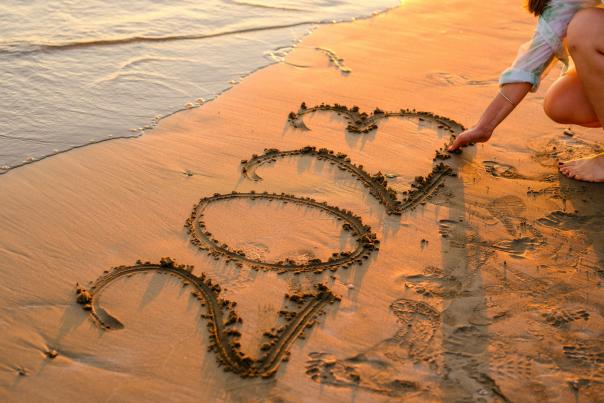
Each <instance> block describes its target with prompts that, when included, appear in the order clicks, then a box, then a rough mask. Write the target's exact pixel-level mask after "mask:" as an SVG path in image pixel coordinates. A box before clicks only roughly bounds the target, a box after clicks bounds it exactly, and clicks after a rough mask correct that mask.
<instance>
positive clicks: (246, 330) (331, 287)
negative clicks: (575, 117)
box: [0, 0, 604, 402]
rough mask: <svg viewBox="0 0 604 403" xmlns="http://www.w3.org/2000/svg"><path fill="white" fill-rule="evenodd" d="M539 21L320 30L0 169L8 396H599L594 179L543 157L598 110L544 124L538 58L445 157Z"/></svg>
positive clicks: (481, 16)
mask: <svg viewBox="0 0 604 403" xmlns="http://www.w3.org/2000/svg"><path fill="white" fill-rule="evenodd" d="M534 22H535V20H534V19H533V18H532V17H531V16H530V14H528V13H527V12H526V11H525V10H523V9H522V7H520V5H519V4H515V3H514V4H509V2H505V1H503V0H497V1H493V2H489V3H488V4H481V5H480V6H477V5H476V4H475V3H473V2H469V1H468V0H453V1H450V2H447V5H446V7H434V5H433V4H430V3H427V2H421V1H406V2H403V3H402V4H401V5H400V6H399V7H397V8H395V9H392V10H390V11H388V12H385V13H382V14H379V15H376V16H374V17H372V18H368V19H363V20H357V21H353V22H347V23H340V24H330V25H322V26H320V27H319V28H318V29H317V30H315V31H314V32H313V33H312V34H310V35H308V36H306V37H304V39H303V40H302V41H301V42H300V43H299V44H298V45H297V46H296V47H295V48H294V49H293V50H292V51H291V52H290V53H289V54H287V55H286V56H285V58H284V61H283V62H279V63H276V64H272V65H270V66H268V67H265V68H262V69H260V70H258V71H256V72H254V73H252V74H251V75H249V76H247V77H246V78H245V79H243V80H241V82H239V83H238V84H237V85H235V86H233V87H232V88H231V89H230V90H228V91H227V92H225V93H223V94H222V95H220V96H219V97H217V98H216V99H215V100H213V101H212V102H208V103H204V104H202V105H201V106H199V107H195V108H192V109H190V110H185V111H182V112H179V113H176V114H174V115H171V116H170V117H167V118H165V119H162V120H161V122H159V125H158V126H157V127H156V128H155V129H154V130H151V131H149V132H147V133H146V134H145V135H143V136H140V137H137V138H132V139H117V140H112V141H108V142H102V143H99V144H95V145H92V146H89V147H83V148H78V149H76V150H72V151H70V152H66V153H62V154H59V155H56V156H53V157H51V158H47V159H44V160H43V161H39V162H36V163H33V164H28V165H25V166H22V167H20V168H18V169H14V170H11V171H9V172H7V173H5V174H4V175H2V176H0V205H1V206H2V209H0V223H1V225H0V256H1V258H2V259H1V263H0V290H1V291H0V329H2V330H1V332H0V334H1V336H0V365H1V367H0V369H1V370H0V399H1V400H2V401H75V400H80V399H82V398H83V397H84V398H86V399H87V400H91V401H175V402H188V401H191V402H192V401H228V402H239V401H241V402H243V401H245V402H247V401H274V402H290V401H291V402H295V401H296V402H297V401H304V402H316V401H334V402H351V401H355V402H364V401H384V402H387V401H401V400H404V401H411V402H414V401H417V402H419V401H446V402H458V401H485V402H490V401H493V402H498V401H504V402H508V401H513V402H516V401H523V402H524V401H535V402H543V401H553V402H556V401H559V402H566V401H579V402H597V401H602V396H603V395H604V362H603V360H602V357H603V354H604V343H603V342H602V340H603V337H604V316H603V315H604V305H603V302H602V301H604V298H603V297H604V291H603V290H602V281H603V278H604V234H603V233H602V222H603V220H604V216H603V215H602V212H601V208H600V206H602V203H603V202H604V189H603V188H602V186H598V185H594V184H586V183H580V182H575V181H572V180H569V179H566V178H564V177H562V176H561V175H560V174H559V173H558V172H557V162H558V160H567V159H571V158H575V157H577V156H583V155H590V154H593V153H594V152H597V151H600V150H601V145H599V144H601V134H602V131H601V129H583V128H579V127H572V128H570V129H571V131H568V129H569V128H568V126H563V125H559V124H555V123H553V122H551V121H549V120H548V119H547V117H546V116H545V115H544V113H543V111H542V100H543V95H544V93H545V90H546V88H547V86H548V85H549V84H550V83H551V82H552V81H553V80H554V79H555V78H556V75H557V73H558V72H557V71H553V72H552V73H551V74H550V75H549V77H548V78H547V79H546V80H545V82H544V83H543V85H542V87H541V88H540V90H539V91H538V92H536V93H534V94H530V95H529V96H528V97H527V99H526V100H525V101H524V102H523V103H522V104H521V105H520V106H519V107H518V108H517V109H516V110H515V111H514V113H513V114H512V115H511V116H510V118H508V119H507V120H506V122H505V123H504V124H503V125H502V126H501V127H500V128H498V130H497V131H496V133H495V135H494V136H493V138H492V139H491V141H490V142H489V143H486V144H481V145H477V146H472V147H468V148H465V149H464V150H463V153H462V154H460V155H451V156H449V155H448V154H447V153H444V152H442V151H438V150H442V148H443V146H444V145H445V144H447V143H448V142H450V138H451V135H455V134H457V133H459V132H460V131H461V130H462V126H466V127H468V126H470V125H472V124H473V123H474V122H475V121H476V120H477V119H478V117H479V115H480V113H481V112H482V109H483V108H484V106H485V105H486V104H488V102H489V101H490V99H491V98H492V97H493V95H494V94H495V93H496V91H497V88H498V84H497V79H498V75H499V73H500V72H501V71H502V70H504V69H505V68H506V67H507V66H508V65H509V64H510V63H511V61H512V60H513V58H514V56H515V54H516V52H517V49H518V47H519V46H520V44H522V43H524V42H526V41H527V40H528V39H529V38H530V33H531V30H532V29H533V25H534ZM303 103H304V105H302V104H303ZM321 105H323V106H321ZM314 107H317V108H316V110H315V109H314ZM363 113H366V115H362V114H363ZM565 131H566V133H565ZM598 141H599V142H600V143H598ZM306 147H310V148H306ZM440 164H444V165H440ZM420 177H421V178H420ZM389 189H391V190H392V192H393V193H392V192H389ZM233 192H235V193H233ZM264 192H266V193H264ZM393 194H394V195H395V199H392V195H393ZM397 201H400V203H397ZM167 257H170V259H166V258H167ZM179 265H185V266H182V267H181V266H179ZM187 266H194V267H193V268H191V267H187ZM115 267H117V269H115V270H114V269H113V268H115ZM202 273H203V274H202ZM239 353H241V354H239Z"/></svg>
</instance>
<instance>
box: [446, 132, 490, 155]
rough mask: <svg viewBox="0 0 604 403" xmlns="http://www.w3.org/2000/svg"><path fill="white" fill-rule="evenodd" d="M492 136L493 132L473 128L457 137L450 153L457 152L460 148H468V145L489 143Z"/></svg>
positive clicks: (450, 147)
mask: <svg viewBox="0 0 604 403" xmlns="http://www.w3.org/2000/svg"><path fill="white" fill-rule="evenodd" d="M492 134H493V131H492V130H487V129H483V128H480V127H472V128H471V129H468V130H466V131H465V132H463V133H461V134H460V135H459V136H457V138H456V139H455V141H454V142H453V144H451V146H449V151H455V150H457V149H458V148H460V147H463V146H466V145H468V144H473V143H484V142H486V141H489V139H490V138H491V135H492Z"/></svg>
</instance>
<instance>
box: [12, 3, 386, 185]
mask: <svg viewBox="0 0 604 403" xmlns="http://www.w3.org/2000/svg"><path fill="white" fill-rule="evenodd" d="M396 7H398V6H393V7H390V8H385V9H384V10H381V11H375V12H372V13H370V14H367V15H361V16H357V17H350V18H340V19H339V20H337V21H336V20H321V21H315V22H309V21H305V22H297V23H292V24H286V25H279V26H271V27H256V28H249V29H243V30H240V31H233V32H220V33H215V34H204V35H184V36H175V37H166V38H164V37H129V38H123V39H117V40H101V41H97V42H95V41H93V42H75V43H65V44H61V43H58V44H44V43H40V44H32V45H31V46H33V47H36V49H32V50H29V51H27V52H25V53H27V54H29V53H35V52H43V51H45V49H46V50H59V51H61V50H65V49H72V48H76V47H89V46H107V45H113V44H117V45H122V44H130V43H135V42H146V41H149V42H165V41H181V40H201V39H207V38H215V37H221V36H225V35H237V34H243V33H246V32H260V31H267V30H280V29H284V28H293V27H298V26H309V31H307V32H306V33H303V34H302V35H301V36H300V37H298V38H296V39H294V40H293V41H292V43H291V44H290V45H289V46H286V48H290V49H295V47H296V46H297V44H298V43H299V42H300V41H302V40H303V39H304V37H306V36H308V35H309V34H310V33H312V31H314V30H315V29H316V28H317V27H320V26H323V25H328V24H334V23H337V24H341V23H349V22H353V21H356V20H364V19H368V18H372V17H374V16H376V15H380V14H382V13H387V12H388V11H390V10H392V9H394V8H396ZM277 49H283V46H281V47H279V48H277ZM9 53H10V52H9ZM266 53H270V54H271V55H272V54H273V52H272V51H266V52H265V54H264V55H263V56H264V59H266V60H267V62H268V64H266V65H262V66H260V67H255V68H253V69H252V70H250V71H249V72H246V73H244V74H243V75H240V76H239V77H238V79H237V80H236V82H229V83H228V84H230V86H228V87H226V88H224V89H222V90H220V91H219V92H217V93H215V94H213V95H212V96H211V97H210V98H205V99H204V98H196V99H194V100H191V101H190V102H187V103H186V105H185V106H184V107H182V108H180V109H176V110H173V111H171V112H168V113H163V114H156V115H155V117H153V118H149V119H148V122H147V124H146V125H145V126H140V127H136V128H130V129H124V130H123V132H124V133H123V134H121V135H116V134H109V135H106V136H107V137H104V138H101V139H98V140H92V141H89V142H87V143H83V144H76V145H73V146H70V147H68V148H65V149H63V150H59V151H53V152H49V153H48V154H47V155H42V156H38V157H33V156H29V157H27V158H26V159H24V160H23V161H22V162H19V163H13V164H12V165H2V164H0V175H3V174H6V173H8V172H10V171H12V170H14V169H16V168H20V167H22V166H24V165H29V164H33V163H36V162H38V161H41V160H44V159H47V158H49V157H53V156H55V155H59V154H63V153H66V152H68V151H71V150H75V149H79V148H83V147H87V146H92V145H95V144H99V143H103V142H106V141H109V140H117V139H132V138H137V137H140V136H142V135H144V134H145V132H149V131H151V130H153V129H154V128H155V127H157V125H158V124H159V122H160V121H162V120H164V119H166V118H169V117H171V116H173V115H175V114H178V113H180V112H183V111H187V110H190V109H195V108H198V107H200V106H203V105H204V104H205V103H207V102H211V101H214V100H215V99H216V98H218V97H220V96H221V95H222V94H224V93H226V92H228V91H229V90H230V89H231V88H233V87H234V86H235V85H237V84H238V83H239V82H240V81H241V80H243V79H245V78H246V77H248V76H249V75H251V74H254V73H255V72H256V71H258V70H261V69H264V68H266V67H269V66H270V65H272V64H274V63H279V62H280V61H282V60H278V58H277V59H276V58H275V57H274V56H273V57H270V58H269V57H267V55H266ZM326 54H327V57H329V58H332V57H333V56H332V55H329V53H326ZM191 99H193V98H191ZM128 132H130V133H137V134H128Z"/></svg>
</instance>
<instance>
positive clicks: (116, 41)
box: [0, 21, 321, 54]
mask: <svg viewBox="0 0 604 403" xmlns="http://www.w3.org/2000/svg"><path fill="white" fill-rule="evenodd" d="M320 23H321V22H320V21H319V22H317V21H300V22H295V23H291V24H280V25H269V26H262V27H252V28H243V29H236V30H230V31H221V32H214V33H207V34H183V35H166V36H128V37H122V38H105V39H92V40H84V41H72V42H46V43H33V42H27V41H18V42H5V43H2V42H0V53H9V54H15V53H21V54H24V53H36V52H45V51H60V50H69V49H76V48H88V47H100V46H116V45H128V44H134V43H144V42H173V41H190V40H200V39H209V38H217V37H221V36H227V35H238V34H245V33H250V32H260V31H269V30H273V29H284V28H293V27H299V26H303V25H313V24H320Z"/></svg>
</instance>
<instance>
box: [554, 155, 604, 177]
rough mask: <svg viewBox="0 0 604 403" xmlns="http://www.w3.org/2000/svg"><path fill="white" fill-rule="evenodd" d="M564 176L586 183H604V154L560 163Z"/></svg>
mask: <svg viewBox="0 0 604 403" xmlns="http://www.w3.org/2000/svg"><path fill="white" fill-rule="evenodd" d="M558 165H559V166H560V172H561V173H562V175H564V176H567V177H569V178H571V179H576V180H579V181H584V182H604V153H603V154H598V155H594V156H592V157H587V158H581V159H578V160H573V161H568V162H559V163H558Z"/></svg>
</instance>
